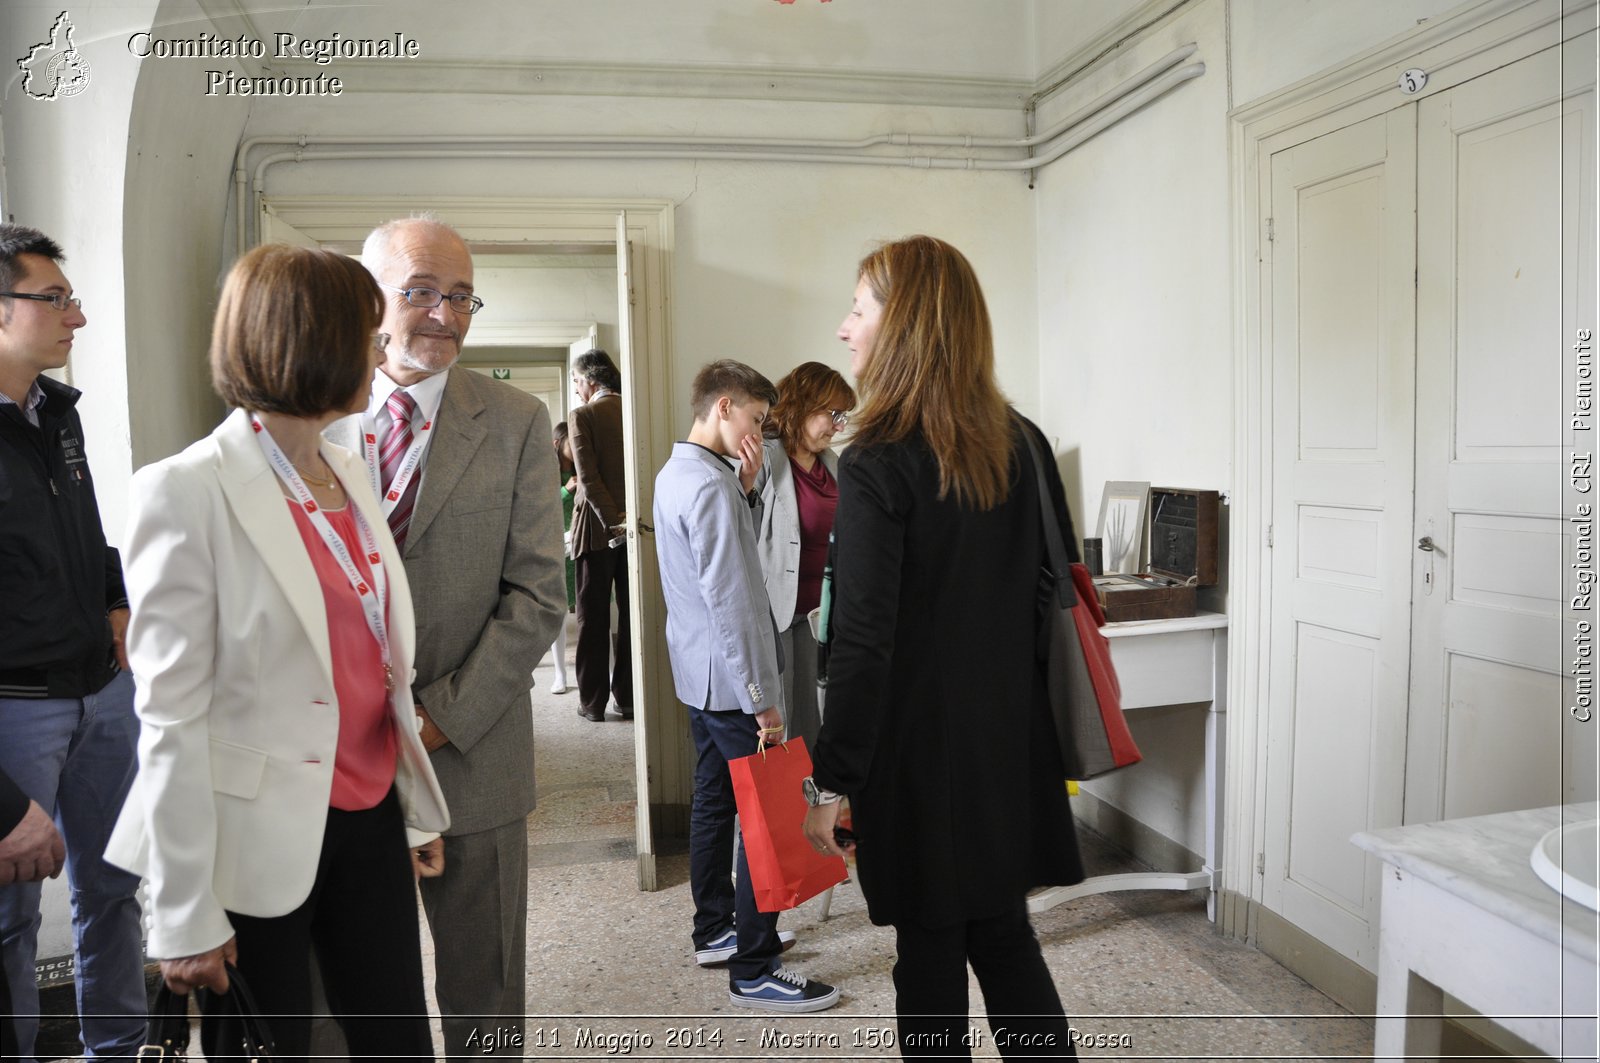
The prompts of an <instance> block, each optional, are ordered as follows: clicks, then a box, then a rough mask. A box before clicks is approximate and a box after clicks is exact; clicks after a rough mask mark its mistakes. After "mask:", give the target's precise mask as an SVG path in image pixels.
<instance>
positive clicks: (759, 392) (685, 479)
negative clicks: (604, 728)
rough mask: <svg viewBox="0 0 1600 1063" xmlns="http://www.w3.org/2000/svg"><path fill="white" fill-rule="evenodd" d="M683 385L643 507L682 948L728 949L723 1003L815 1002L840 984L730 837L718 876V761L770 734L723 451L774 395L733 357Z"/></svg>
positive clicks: (756, 423) (749, 549) (704, 955)
mask: <svg viewBox="0 0 1600 1063" xmlns="http://www.w3.org/2000/svg"><path fill="white" fill-rule="evenodd" d="M692 391H693V397H692V405H693V410H694V427H693V428H691V429H690V430H689V438H688V439H687V440H686V441H685V442H682V443H677V444H675V445H674V446H673V448H672V457H671V458H669V459H668V460H667V464H666V465H665V466H663V467H662V469H661V472H660V474H659V475H657V477H656V490H655V507H654V508H655V523H656V553H657V557H658V559H659V561H660V564H661V589H662V594H663V596H664V597H665V599H666V604H667V649H668V651H669V653H670V655H671V658H672V678H673V682H674V685H675V687H676V689H677V694H678V698H679V700H680V701H682V702H683V703H684V704H685V705H686V706H688V709H689V727H690V730H691V732H692V733H693V735H694V741H695V748H696V750H697V751H698V761H697V763H696V765H695V774H694V804H693V807H692V809H691V812H690V817H689V886H690V891H691V893H692V894H693V896H694V905H695V913H694V946H695V959H696V961H697V962H699V963H701V964H702V965H705V964H709V963H716V962H720V961H722V960H728V975H729V986H728V998H729V1000H730V1001H731V1002H732V1003H734V1004H737V1005H740V1006H742V1007H749V1008H760V1009H763V1010H766V1011H781V1012H804V1011H821V1010H823V1009H825V1008H830V1007H832V1006H833V1005H834V1004H835V1003H837V1002H838V1000H839V991H838V990H837V989H835V988H834V987H833V986H829V985H824V984H822V983H821V982H816V981H809V980H807V979H806V978H804V977H802V976H801V975H799V974H797V973H795V972H794V971H791V970H789V969H787V968H786V967H784V966H782V964H781V963H780V962H779V958H778V957H779V953H780V952H782V950H783V947H784V944H785V942H784V941H782V940H781V939H780V936H779V933H778V917H777V915H776V914H774V913H767V912H761V911H758V910H757V908H756V903H755V895H754V892H753V889H752V887H751V884H750V868H749V866H748V864H747V863H746V861H745V855H744V846H743V845H739V846H737V853H738V868H737V885H735V884H733V883H730V882H729V881H728V868H729V866H730V865H731V864H732V862H733V858H734V853H735V848H736V847H735V844H734V842H735V836H734V835H735V829H734V815H735V813H736V811H737V809H736V807H735V803H734V796H733V780H732V778H731V777H730V776H729V774H728V761H730V760H733V759H735V758H737V757H745V756H749V755H750V754H752V753H754V752H755V751H756V747H757V744H758V740H759V737H760V736H761V734H762V733H763V732H764V733H765V734H766V735H767V737H768V738H769V739H770V740H772V741H777V740H779V739H781V738H782V736H783V716H782V713H781V712H780V710H779V707H778V697H779V689H780V685H779V681H778V671H779V669H778V651H777V629H776V626H775V625H774V624H773V621H772V607H771V605H769V604H768V602H767V594H766V590H765V587H764V584H763V582H762V578H761V562H760V560H759V558H758V556H757V554H756V540H755V524H754V522H753V519H752V517H751V513H750V506H751V503H750V501H749V499H748V498H747V496H746V494H745V492H744V489H743V488H742V486H741V485H740V482H739V474H738V470H736V469H735V467H734V464H733V463H734V462H739V463H740V464H742V465H744V466H746V467H747V468H751V469H753V468H755V467H757V466H759V464H760V462H761V423H762V422H763V421H764V420H766V416H767V411H768V409H769V408H770V407H771V405H772V403H773V402H774V401H776V399H777V397H778V396H777V392H776V390H775V389H774V388H773V386H772V384H771V382H769V381H768V380H767V378H766V377H764V376H762V375H761V374H760V373H758V372H756V371H755V370H754V369H751V368H750V367H749V366H747V365H743V364H741V363H739V362H734V361H720V362H712V363H711V364H710V365H707V366H706V367H705V368H703V369H701V370H700V372H699V373H698V374H696V376H695V378H694V384H693V388H692ZM789 937H790V940H793V937H792V935H789Z"/></svg>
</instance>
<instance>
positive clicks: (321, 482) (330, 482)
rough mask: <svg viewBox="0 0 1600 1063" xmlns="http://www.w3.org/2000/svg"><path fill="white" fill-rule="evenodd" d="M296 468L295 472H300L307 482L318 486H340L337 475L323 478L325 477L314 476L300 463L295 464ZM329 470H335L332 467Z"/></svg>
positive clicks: (301, 477)
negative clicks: (299, 464)
mask: <svg viewBox="0 0 1600 1063" xmlns="http://www.w3.org/2000/svg"><path fill="white" fill-rule="evenodd" d="M290 464H291V465H293V464H294V463H293V462H290ZM294 470H295V472H298V473H299V474H300V479H302V480H304V481H305V482H306V483H308V484H312V485H314V486H316V487H336V486H338V483H339V481H338V479H337V478H336V477H331V476H330V477H329V478H328V479H326V480H323V479H319V478H318V477H315V476H312V475H311V474H310V473H308V472H306V471H305V470H304V469H302V468H301V467H300V466H298V465H295V467H294ZM328 471H329V472H332V471H333V470H332V469H330V470H328Z"/></svg>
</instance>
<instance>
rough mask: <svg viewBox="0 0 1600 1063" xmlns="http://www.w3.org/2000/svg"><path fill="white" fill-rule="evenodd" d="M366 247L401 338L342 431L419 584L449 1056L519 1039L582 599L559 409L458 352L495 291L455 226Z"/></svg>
mask: <svg viewBox="0 0 1600 1063" xmlns="http://www.w3.org/2000/svg"><path fill="white" fill-rule="evenodd" d="M361 258H362V262H363V263H365V265H366V267H367V269H369V270H370V271H371V272H372V275H373V277H375V278H376V279H377V281H378V284H379V286H380V287H381V288H382V289H383V290H384V294H385V295H386V296H387V298H386V300H385V305H384V316H383V323H382V324H381V325H380V326H379V327H380V328H381V329H382V331H383V332H386V333H388V334H389V341H388V343H387V346H386V349H385V352H384V360H383V363H382V365H381V366H380V367H379V369H378V371H377V372H376V373H375V374H374V376H373V386H372V399H371V402H370V403H369V405H368V407H367V412H366V414H364V415H362V416H360V417H356V418H349V419H346V420H345V421H341V422H339V423H338V424H336V425H335V426H334V427H333V428H332V429H330V431H329V435H330V436H331V437H332V438H333V439H334V441H335V442H339V443H342V444H344V445H346V446H349V447H351V449H353V450H356V451H357V452H358V453H362V454H365V455H366V457H367V460H368V463H369V466H370V467H371V470H372V473H373V478H374V481H375V485H376V486H377V488H378V494H379V497H380V500H381V502H382V505H383V508H384V511H385V513H386V514H387V515H388V518H389V526H390V529H391V530H392V531H393V533H394V537H395V542H396V544H397V545H398V546H399V547H400V553H401V557H403V558H404V560H405V566H406V576H407V578H408V579H409V581H410V583H411V595H412V599H413V601H414V603H415V606H416V614H417V656H416V674H415V675H414V676H413V677H412V679H411V688H412V693H413V696H414V697H415V700H416V706H417V726H418V728H419V729H420V730H421V732H422V739H423V744H424V745H426V746H427V748H428V750H429V752H430V753H431V754H432V756H433V767H434V772H435V773H436V774H437V775H438V777H439V785H440V787H441V788H442V789H443V790H444V795H445V799H446V801H447V802H448V803H449V805H450V829H449V831H448V832H447V833H446V834H445V838H444V854H445V860H444V874H443V875H441V876H439V877H438V878H427V879H423V880H422V884H421V888H422V904H423V910H424V911H425V912H426V913H427V916H428V925H429V928H430V929H431V931H432V934H433V941H434V974H435V988H436V990H437V994H438V1000H439V1010H440V1012H441V1013H442V1017H443V1020H444V1037H445V1050H446V1053H447V1054H448V1055H449V1056H450V1058H452V1059H456V1058H459V1059H466V1058H469V1057H481V1056H482V1055H484V1054H485V1053H486V1051H487V1050H488V1046H490V1045H498V1046H504V1047H510V1046H512V1045H517V1046H520V1045H521V1044H522V1043H523V1041H522V1033H521V1031H522V1022H523V1015H524V1013H526V1012H527V1011H528V1007H527V1001H526V989H525V977H524V962H523V949H524V941H525V936H526V929H527V913H528V847H527V816H528V813H529V812H531V811H532V810H533V804H534V784H533V723H532V712H531V706H530V702H529V680H528V676H529V674H530V673H531V672H532V671H533V669H534V667H535V666H536V665H537V664H538V663H539V660H540V658H541V657H542V656H543V655H544V652H545V650H546V648H547V647H549V645H550V644H551V643H552V642H554V641H555V635H556V628H557V626H558V625H559V624H560V623H561V622H562V621H563V620H564V619H565V617H566V606H567V593H566V573H565V565H564V562H563V557H564V554H563V550H562V543H561V534H562V528H561V523H562V521H561V499H560V494H559V493H558V491H557V469H556V460H555V453H554V451H552V450H551V448H550V416H549V414H548V413H547V412H546V410H545V408H544V404H543V403H541V402H539V400H538V399H535V398H533V397H532V396H530V395H527V394H525V393H524V392H522V391H519V390H518V389H516V388H514V387H512V386H511V385H509V384H505V383H501V382H499V381H495V380H491V379H489V378H488V377H486V376H483V375H481V374H478V373H473V372H471V371H470V370H466V369H462V368H461V367H459V366H457V365H456V360H457V359H458V358H459V357H460V356H461V344H462V341H463V339H464V338H465V337H466V334H467V329H468V327H469V326H470V325H471V324H472V315H474V314H476V313H477V312H478V311H479V310H481V309H482V308H483V300H482V299H479V298H478V297H477V296H476V295H474V294H473V291H472V255H471V252H470V251H469V250H468V248H467V245H466V243H465V241H463V240H462V238H461V236H460V235H459V234H458V233H457V232H456V231H455V230H454V229H452V228H450V227H449V226H448V225H445V224H443V223H442V222H439V221H436V220H433V219H431V218H410V219H404V220H397V221H391V222H388V223H386V224H384V225H381V226H379V227H378V228H377V229H376V230H374V231H373V232H372V234H371V235H370V236H368V237H367V241H366V244H365V246H364V247H363V248H362V252H361ZM517 1054H519V1055H520V1054H521V1049H520V1048H518V1049H517Z"/></svg>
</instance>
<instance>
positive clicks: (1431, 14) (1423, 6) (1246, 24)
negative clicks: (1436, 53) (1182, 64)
mask: <svg viewBox="0 0 1600 1063" xmlns="http://www.w3.org/2000/svg"><path fill="white" fill-rule="evenodd" d="M1231 3H1232V8H1233V10H1232V17H1231V29H1232V33H1233V103H1234V104H1235V105H1243V104H1246V103H1251V102H1253V101H1255V100H1257V99H1260V98H1261V97H1263V96H1270V95H1271V94H1272V93H1274V92H1277V91H1278V90H1280V89H1283V88H1286V87H1288V86H1290V85H1293V84H1294V83H1295V82H1297V81H1302V80H1304V79H1305V78H1308V77H1311V76H1313V75H1315V74H1319V73H1321V72H1322V71H1324V70H1326V69H1327V68H1329V67H1332V66H1336V65H1339V64H1341V63H1343V62H1345V61H1346V60H1348V59H1351V58H1353V57H1354V56H1357V55H1360V54H1361V53H1363V52H1366V51H1368V50H1370V49H1372V48H1375V47H1377V46H1378V45H1380V44H1384V43H1386V42H1388V41H1389V40H1391V39H1393V38H1395V37H1397V36H1399V35H1401V34H1403V33H1405V32H1407V31H1408V30H1412V29H1415V28H1416V27H1417V25H1418V24H1420V23H1422V22H1426V21H1428V20H1429V19H1432V18H1436V17H1438V16H1440V15H1442V14H1445V13H1446V12H1450V11H1453V10H1456V9H1458V8H1466V7H1475V6H1478V4H1477V0H1473V2H1472V3H1462V2H1461V0H1337V2H1331V0H1231Z"/></svg>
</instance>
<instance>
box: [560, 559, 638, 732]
mask: <svg viewBox="0 0 1600 1063" xmlns="http://www.w3.org/2000/svg"><path fill="white" fill-rule="evenodd" d="M574 568H575V569H576V572H577V581H578V586H577V598H578V644H577V645H576V646H575V647H573V653H572V657H573V664H574V665H575V666H576V669H577V673H578V706H579V708H581V709H583V710H584V711H585V712H605V711H606V701H607V700H608V699H607V696H606V694H607V672H608V671H609V672H610V696H611V697H613V698H615V699H616V700H617V706H618V707H619V708H621V709H622V710H623V711H624V712H631V711H633V625H632V623H631V622H630V620H629V617H628V548H627V546H616V547H608V548H606V549H604V550H590V551H589V552H588V553H587V554H584V555H582V556H581V557H579V558H577V560H576V561H575V563H574ZM613 588H615V590H616V595H617V644H616V647H615V650H614V651H613V647H612V645H611V593H612V590H613ZM613 658H614V660H613Z"/></svg>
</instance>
